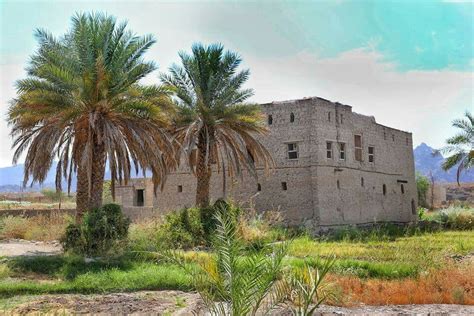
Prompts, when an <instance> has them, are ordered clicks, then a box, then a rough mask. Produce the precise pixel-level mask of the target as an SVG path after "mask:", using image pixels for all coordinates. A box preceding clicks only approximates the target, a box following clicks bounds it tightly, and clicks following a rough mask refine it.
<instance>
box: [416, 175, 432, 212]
mask: <svg viewBox="0 0 474 316" xmlns="http://www.w3.org/2000/svg"><path fill="white" fill-rule="evenodd" d="M429 187H430V181H429V179H428V178H427V177H425V176H424V175H422V174H421V173H418V172H417V173H416V190H417V192H418V204H419V205H421V206H422V207H425V208H428V207H429V206H428V202H427V200H426V193H427V192H428V189H429Z"/></svg>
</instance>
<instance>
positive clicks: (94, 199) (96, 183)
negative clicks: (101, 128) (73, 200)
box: [89, 143, 105, 209]
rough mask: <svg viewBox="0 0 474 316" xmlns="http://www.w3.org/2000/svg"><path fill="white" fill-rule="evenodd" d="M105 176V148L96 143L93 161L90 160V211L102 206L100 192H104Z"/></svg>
mask: <svg viewBox="0 0 474 316" xmlns="http://www.w3.org/2000/svg"><path fill="white" fill-rule="evenodd" d="M104 175H105V148H104V144H103V143H101V144H98V143H96V144H95V145H94V159H93V160H92V179H91V195H90V202H89V203H90V204H89V207H90V208H91V209H93V208H98V207H101V206H102V192H103V191H104Z"/></svg>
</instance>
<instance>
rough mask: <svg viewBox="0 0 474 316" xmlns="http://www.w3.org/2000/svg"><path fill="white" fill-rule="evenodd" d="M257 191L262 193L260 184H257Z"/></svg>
mask: <svg viewBox="0 0 474 316" xmlns="http://www.w3.org/2000/svg"><path fill="white" fill-rule="evenodd" d="M257 191H258V192H260V191H262V185H261V184H260V183H257Z"/></svg>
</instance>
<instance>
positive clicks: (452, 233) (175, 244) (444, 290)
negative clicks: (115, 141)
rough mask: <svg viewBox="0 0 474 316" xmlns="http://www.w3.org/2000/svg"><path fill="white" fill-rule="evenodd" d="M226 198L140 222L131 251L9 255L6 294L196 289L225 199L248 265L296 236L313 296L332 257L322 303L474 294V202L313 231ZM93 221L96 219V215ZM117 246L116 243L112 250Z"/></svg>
mask: <svg viewBox="0 0 474 316" xmlns="http://www.w3.org/2000/svg"><path fill="white" fill-rule="evenodd" d="M219 203H222V204H218V205H213V206H211V207H210V208H206V209H198V208H192V209H186V210H180V211H177V212H175V213H171V214H169V215H168V216H166V217H165V218H155V219H147V220H146V221H143V222H138V223H132V224H131V225H130V229H129V232H128V237H127V239H126V240H125V241H126V242H125V241H124V240H123V239H122V241H121V242H119V243H118V245H120V248H121V249H122V251H121V252H119V253H117V254H115V255H114V256H111V255H110V253H109V255H108V256H107V257H106V259H101V258H97V257H96V258H95V259H92V260H90V259H89V260H84V257H83V255H84V254H85V255H86V256H91V255H92V256H99V257H100V255H99V253H98V252H96V253H95V254H92V253H83V254H82V255H78V252H74V251H73V252H68V253H66V254H64V255H59V256H50V257H18V258H14V259H8V260H4V261H3V263H2V264H0V297H9V296H13V295H26V294H43V293H102V292H119V291H135V290H151V289H154V290H161V289H179V290H185V291H189V290H191V289H196V288H198V286H197V283H196V279H195V276H193V274H192V273H190V274H186V273H183V272H184V271H186V270H187V271H198V270H199V269H201V268H200V267H206V268H208V269H209V268H212V267H216V262H219V259H218V258H219V252H218V249H219V248H215V245H216V237H218V236H219V231H216V227H218V225H217V224H218V221H217V222H216V221H215V220H211V219H213V218H214V219H215V217H214V211H213V210H214V209H215V208H217V207H225V208H226V209H227V212H230V213H234V214H235V216H236V221H235V224H236V226H235V232H236V236H237V239H238V244H239V246H238V249H239V251H238V253H239V254H238V258H239V259H238V260H237V262H238V265H237V266H236V267H237V268H238V269H245V268H246V267H249V264H248V262H255V260H256V259H255V258H258V257H260V256H263V257H262V258H265V255H267V254H269V253H271V252H272V248H273V247H274V246H272V245H278V244H279V242H281V241H283V243H284V244H286V243H288V247H287V249H286V255H285V257H284V258H283V260H282V261H281V265H282V266H281V271H282V272H281V273H282V275H286V276H287V279H288V280H290V279H291V278H290V276H291V275H292V273H294V272H292V273H290V272H291V271H297V272H296V274H293V276H299V279H298V280H299V281H298V282H300V283H299V287H300V289H305V290H306V292H301V293H305V294H304V295H306V297H307V295H309V294H308V293H311V289H312V284H313V285H314V284H315V283H317V282H316V281H315V280H316V279H317V278H316V279H315V277H317V274H315V273H316V271H318V273H320V274H321V273H322V272H324V271H325V263H328V262H330V263H331V264H330V269H328V271H327V272H326V273H327V274H325V276H326V279H325V281H324V282H323V285H324V286H322V287H318V291H319V293H314V295H313V297H312V299H311V301H312V304H314V303H317V302H318V301H319V299H320V298H321V297H324V298H325V299H326V300H328V302H329V303H330V304H338V305H353V304H359V303H365V304H412V303H459V304H473V303H474V299H473V297H472V293H470V292H469V289H472V288H474V277H473V276H474V270H473V269H474V268H473V264H472V262H473V261H472V260H473V257H472V253H473V252H474V234H473V233H472V229H473V227H472V214H473V212H474V211H473V209H470V208H466V207H451V208H448V209H446V210H442V211H438V212H424V213H423V214H422V219H423V220H424V221H427V222H430V223H435V225H425V226H423V225H422V226H419V227H408V228H403V227H398V226H394V225H381V226H379V227H377V228H373V229H355V228H346V229H343V230H338V231H335V232H333V233H332V234H330V235H326V236H322V237H319V238H314V237H311V236H310V235H309V234H308V233H306V232H304V231H295V230H290V229H285V228H281V227H278V223H279V222H280V221H281V218H280V217H279V215H278V214H274V213H268V214H255V213H253V212H247V211H245V212H244V211H242V210H241V209H240V208H238V207H236V206H235V205H232V204H226V203H224V202H219ZM105 217H107V216H105ZM98 218H102V219H104V216H99V217H96V220H97V219H98ZM71 220H72V219H71V218H67V217H59V216H58V217H54V216H53V217H44V218H41V217H35V218H29V219H25V218H19V217H6V218H3V219H2V220H1V223H2V224H1V226H0V236H2V238H18V237H19V238H24V237H29V238H31V235H29V234H31V233H28V232H30V231H31V229H32V228H34V227H37V230H38V231H42V233H36V235H37V236H42V237H41V238H42V239H43V240H47V239H49V238H57V237H55V236H59V235H60V233H59V232H64V231H65V229H66V227H67V225H68V224H69V223H70V221H71ZM85 222H86V223H87V222H88V221H87V217H86V220H85ZM94 225H95V224H94ZM53 231H56V232H57V233H54V234H53V233H52V232H53ZM13 236H16V237H13ZM41 238H39V239H41ZM111 249H114V248H113V247H112V248H109V251H110V250H111ZM169 249H181V250H180V251H179V254H180V256H181V258H182V259H183V260H184V261H182V262H177V261H174V262H172V261H171V262H170V261H169V260H165V261H163V260H162V259H161V260H160V258H162V256H157V255H156V253H161V254H163V253H166V252H167V251H169ZM99 252H100V251H99ZM216 260H217V261H216ZM245 262H247V263H245ZM183 268H184V269H185V270H183ZM216 271H217V270H216ZM244 271H245V270H244ZM236 273H242V270H236ZM248 275H250V273H249V274H248ZM200 276H201V277H202V274H200ZM302 276H304V278H302ZM311 276H313V279H311ZM219 280H221V281H222V280H224V279H219ZM292 282H293V288H295V287H297V286H296V284H298V283H296V281H295V279H293V281H292ZM304 282H306V283H304ZM208 285H209V284H208ZM280 285H282V284H280ZM322 289H324V291H322ZM296 293H297V292H293V299H294V302H293V304H292V306H293V308H296V307H298V308H300V310H303V311H304V310H308V309H310V308H312V307H313V306H314V305H312V304H309V305H307V306H306V305H305V304H304V302H302V301H301V300H302V298H303V294H301V293H300V295H302V296H301V298H298V296H297V294H296ZM289 300H290V297H286V301H289ZM298 302H299V303H298ZM305 306H306V307H305Z"/></svg>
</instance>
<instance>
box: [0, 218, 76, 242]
mask: <svg viewBox="0 0 474 316" xmlns="http://www.w3.org/2000/svg"><path fill="white" fill-rule="evenodd" d="M72 221H73V220H72V217H71V216H70V215H67V214H64V213H61V212H60V211H58V212H52V213H51V214H49V215H39V216H34V217H29V218H26V217H21V216H5V217H1V218H0V239H11V238H18V239H26V240H39V241H51V240H58V239H59V238H60V237H61V236H62V235H63V234H64V231H65V229H66V227H67V225H69V224H70V223H71V222H72Z"/></svg>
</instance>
